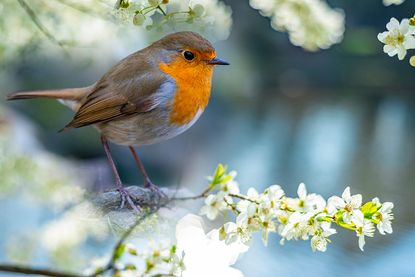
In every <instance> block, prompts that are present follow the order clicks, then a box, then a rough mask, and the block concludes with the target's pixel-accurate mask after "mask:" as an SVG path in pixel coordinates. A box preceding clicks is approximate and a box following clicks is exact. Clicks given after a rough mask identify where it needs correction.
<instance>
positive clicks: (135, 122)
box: [96, 109, 203, 145]
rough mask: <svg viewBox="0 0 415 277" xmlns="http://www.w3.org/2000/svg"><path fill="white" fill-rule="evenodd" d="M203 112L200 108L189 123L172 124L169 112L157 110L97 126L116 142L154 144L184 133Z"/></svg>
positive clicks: (123, 143)
mask: <svg viewBox="0 0 415 277" xmlns="http://www.w3.org/2000/svg"><path fill="white" fill-rule="evenodd" d="M202 113H203V110H201V109H200V110H199V111H198V112H197V114H196V115H195V117H194V118H193V119H192V120H191V121H190V122H189V123H186V124H183V125H176V124H171V123H170V118H169V116H168V114H170V113H169V112H166V111H160V110H155V111H152V112H149V113H144V114H137V115H134V116H132V117H130V118H127V119H121V120H113V121H110V122H107V123H102V124H99V125H96V127H97V129H98V130H99V131H100V132H101V133H102V134H103V135H104V136H105V137H106V138H107V139H109V140H110V141H112V142H114V143H116V144H121V145H145V144H154V143H158V142H162V141H165V140H168V139H171V138H173V137H175V136H177V135H179V134H181V133H183V132H184V131H186V130H187V129H189V128H190V127H191V126H192V125H193V124H194V123H195V122H196V121H197V120H198V119H199V117H200V116H201V114H202Z"/></svg>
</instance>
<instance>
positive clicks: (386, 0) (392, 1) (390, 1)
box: [383, 0, 405, 6]
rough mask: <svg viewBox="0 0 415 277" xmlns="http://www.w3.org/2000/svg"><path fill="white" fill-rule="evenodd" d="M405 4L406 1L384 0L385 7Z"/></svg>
mask: <svg viewBox="0 0 415 277" xmlns="http://www.w3.org/2000/svg"><path fill="white" fill-rule="evenodd" d="M403 2H405V0H383V5H385V6H390V5H400V4H402V3H403Z"/></svg>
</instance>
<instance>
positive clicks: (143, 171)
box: [128, 145, 154, 188]
mask: <svg viewBox="0 0 415 277" xmlns="http://www.w3.org/2000/svg"><path fill="white" fill-rule="evenodd" d="M128 148H130V151H131V154H133V157H134V160H135V163H136V164H137V167H138V169H139V170H140V172H141V175H143V177H144V187H145V188H149V187H151V186H152V185H153V186H154V184H153V183H152V182H151V180H150V177H148V174H147V171H146V169H145V168H144V165H143V163H142V162H141V160H140V158H139V157H138V154H137V151H135V148H134V146H131V145H130V146H128Z"/></svg>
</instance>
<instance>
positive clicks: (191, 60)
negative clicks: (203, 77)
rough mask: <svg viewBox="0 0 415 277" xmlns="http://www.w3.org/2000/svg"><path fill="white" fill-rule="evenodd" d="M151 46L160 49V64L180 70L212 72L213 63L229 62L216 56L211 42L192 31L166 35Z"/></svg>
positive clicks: (223, 63)
mask: <svg viewBox="0 0 415 277" xmlns="http://www.w3.org/2000/svg"><path fill="white" fill-rule="evenodd" d="M152 47H155V48H158V49H159V50H160V51H159V52H160V53H161V55H160V58H161V60H162V64H165V65H166V66H169V67H174V68H177V69H178V70H181V71H193V72H195V73H196V72H203V71H207V72H212V69H213V67H214V65H228V64H229V63H227V62H226V61H224V60H221V59H219V58H218V57H216V51H215V48H213V46H212V44H211V43H210V42H209V41H208V40H207V39H205V38H203V37H202V36H201V35H199V34H197V33H194V32H178V33H173V34H170V35H167V36H165V37H163V38H162V39H160V40H159V41H157V42H155V43H154V44H153V46H152Z"/></svg>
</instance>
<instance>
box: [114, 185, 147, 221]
mask: <svg viewBox="0 0 415 277" xmlns="http://www.w3.org/2000/svg"><path fill="white" fill-rule="evenodd" d="M117 190H118V192H119V193H120V197H121V204H120V209H122V208H124V205H125V202H127V203H128V205H129V206H130V207H131V208H132V209H133V210H134V211H135V212H136V213H137V214H140V213H141V208H140V206H138V205H136V204H134V201H133V197H132V196H131V195H130V193H129V192H128V191H127V190H126V189H125V188H124V187H123V186H122V185H121V186H119V187H118V189H117Z"/></svg>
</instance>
